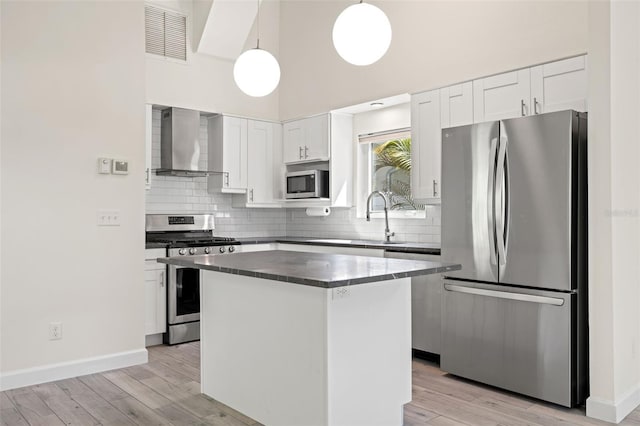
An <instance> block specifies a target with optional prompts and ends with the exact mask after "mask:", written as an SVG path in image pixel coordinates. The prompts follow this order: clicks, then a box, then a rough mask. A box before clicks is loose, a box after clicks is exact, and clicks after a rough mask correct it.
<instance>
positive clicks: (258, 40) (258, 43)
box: [256, 0, 260, 49]
mask: <svg viewBox="0 0 640 426" xmlns="http://www.w3.org/2000/svg"><path fill="white" fill-rule="evenodd" d="M256 49H260V0H258V38H257V42H256Z"/></svg>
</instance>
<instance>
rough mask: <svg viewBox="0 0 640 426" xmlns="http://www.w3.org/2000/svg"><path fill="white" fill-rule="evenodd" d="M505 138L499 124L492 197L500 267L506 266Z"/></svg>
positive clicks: (506, 181) (506, 179)
mask: <svg viewBox="0 0 640 426" xmlns="http://www.w3.org/2000/svg"><path fill="white" fill-rule="evenodd" d="M508 143H509V139H508V138H507V135H506V131H505V129H504V125H503V124H502V122H500V148H499V149H498V160H497V166H496V167H497V169H496V191H495V195H494V197H495V198H494V215H495V218H496V219H495V220H496V245H497V246H498V262H499V264H500V266H504V265H506V264H507V236H508V235H507V234H508V228H507V226H508V224H507V220H508V216H509V184H508V176H507V175H508V169H507V145H508Z"/></svg>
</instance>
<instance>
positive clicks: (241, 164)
mask: <svg viewBox="0 0 640 426" xmlns="http://www.w3.org/2000/svg"><path fill="white" fill-rule="evenodd" d="M222 126H223V128H222V143H223V147H222V164H223V171H225V172H227V173H229V177H228V179H225V182H224V187H225V188H227V189H237V190H245V189H246V188H247V119H246V118H238V117H226V116H225V117H223V123H222Z"/></svg>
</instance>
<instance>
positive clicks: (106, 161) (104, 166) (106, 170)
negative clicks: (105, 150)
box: [98, 158, 111, 175]
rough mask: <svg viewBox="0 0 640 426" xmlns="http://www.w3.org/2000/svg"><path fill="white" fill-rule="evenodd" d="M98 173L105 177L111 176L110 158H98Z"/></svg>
mask: <svg viewBox="0 0 640 426" xmlns="http://www.w3.org/2000/svg"><path fill="white" fill-rule="evenodd" d="M98 173H100V174H103V175H108V174H111V159H110V158H98Z"/></svg>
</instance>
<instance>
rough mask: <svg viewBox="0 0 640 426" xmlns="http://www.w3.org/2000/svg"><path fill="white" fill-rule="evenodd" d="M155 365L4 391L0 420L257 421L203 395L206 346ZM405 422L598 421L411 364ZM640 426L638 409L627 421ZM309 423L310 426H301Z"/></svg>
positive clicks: (152, 361)
mask: <svg viewBox="0 0 640 426" xmlns="http://www.w3.org/2000/svg"><path fill="white" fill-rule="evenodd" d="M148 349H149V363H147V364H144V365H139V366H135V367H129V368H123V369H121V370H114V371H108V372H105V373H101V374H92V375H89V376H82V377H77V378H73V379H68V380H60V381H58V382H53V383H45V384H42V385H37V386H29V387H25V388H21V389H14V390H10V391H6V392H0V425H6V426H27V425H32V426H36V425H78V426H89V425H108V426H120V425H123V426H124V425H143V426H147V425H174V426H182V425H217V426H258V425H259V423H257V422H255V421H254V420H252V419H250V418H248V417H247V416H244V415H243V414H241V413H239V412H237V411H235V410H233V409H232V408H229V407H227V406H225V405H224V404H221V403H219V402H217V401H215V400H213V399H211V398H209V397H207V396H205V395H202V394H201V393H200V383H199V381H200V344H199V342H194V343H187V344H183V345H177V346H171V347H169V346H155V347H151V348H148ZM404 424H405V426H417V425H432V426H457V425H469V426H484V425H486V426H494V425H508V426H520V425H532V426H548V425H554V426H556V425H558V426H570V425H571V426H573V425H575V426H578V425H586V426H599V425H608V423H604V422H600V421H597V420H594V419H590V418H588V417H585V415H584V410H583V409H565V408H562V407H558V406H556V405H553V404H547V403H544V402H541V401H538V400H534V399H531V398H526V397H523V396H520V395H516V394H513V393H510V392H506V391H502V390H500V389H495V388H492V387H490V386H485V385H481V384H478V383H475V382H471V381H468V380H464V379H460V378H457V377H454V376H451V375H448V374H446V373H444V372H442V371H441V370H440V369H439V368H438V366H437V364H434V363H431V362H428V361H423V360H419V359H415V360H414V361H413V401H412V402H411V403H410V404H408V405H406V406H405V409H404ZM622 424H623V425H625V426H640V409H638V410H636V411H634V412H633V413H632V414H631V415H629V416H628V417H627V418H626V419H625V420H624V421H623V422H622ZM300 426H304V425H300Z"/></svg>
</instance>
